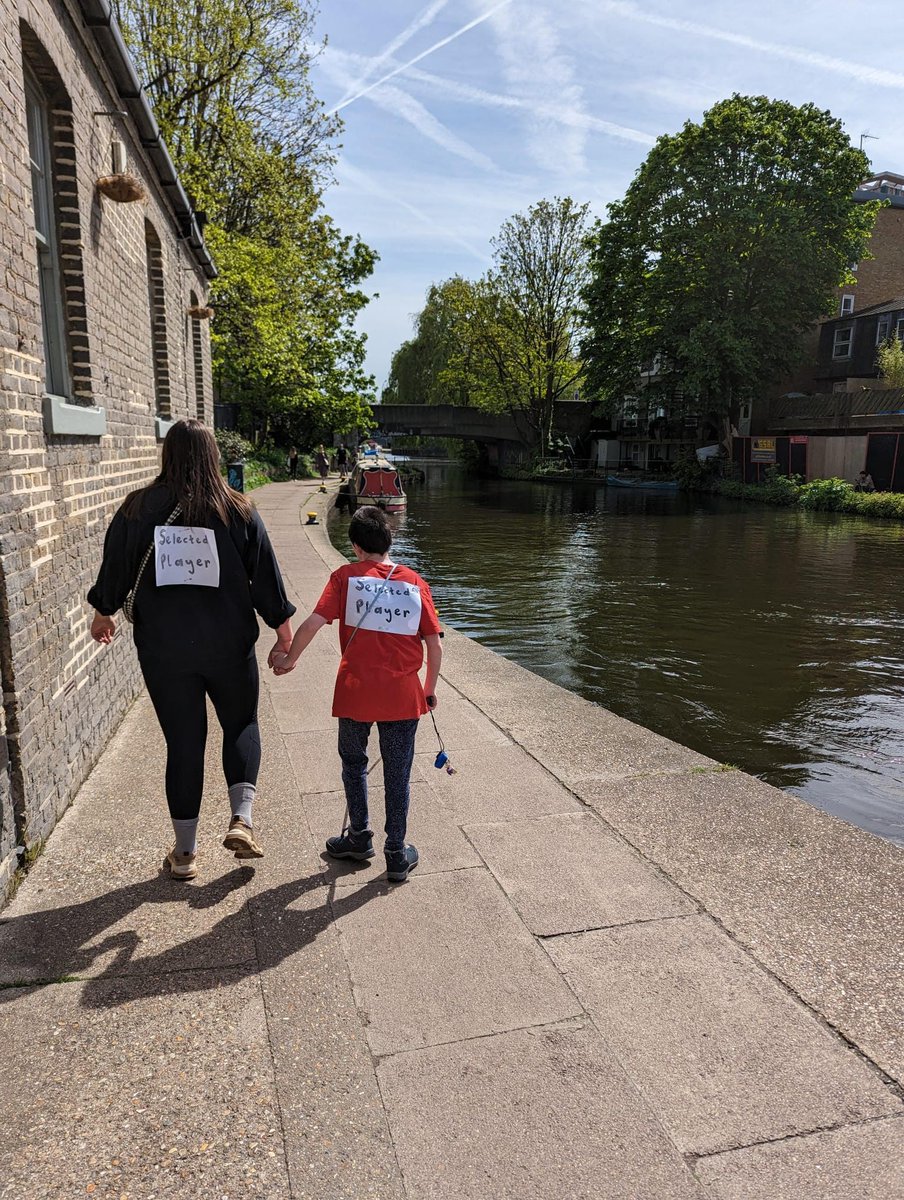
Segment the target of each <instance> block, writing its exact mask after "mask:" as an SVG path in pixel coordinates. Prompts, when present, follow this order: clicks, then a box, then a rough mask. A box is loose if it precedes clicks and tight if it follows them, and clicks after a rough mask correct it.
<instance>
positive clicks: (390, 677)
mask: <svg viewBox="0 0 904 1200" xmlns="http://www.w3.org/2000/svg"><path fill="white" fill-rule="evenodd" d="M348 536H349V540H350V541H351V543H352V547H353V549H354V551H355V555H356V557H357V560H358V561H357V562H356V563H349V564H348V565H346V566H344V567H339V569H338V570H336V571H334V572H333V573H332V575H331V576H330V578H329V582H328V583H327V585H326V587H325V588H324V590H323V595H322V596H321V597H320V599H319V600H318V601H317V604H316V605H315V607H314V611H313V612H312V613H311V615H310V616H309V617H308V618H307V619H306V620H305V621H303V622H302V623H301V625H299V627H298V630H297V632H296V634H295V637H294V639H293V641H292V645H291V647H290V649H289V651H288V653H286V654H274V655H273V667H274V670H275V672H276V674H277V675H285V674H286V673H287V672H288V671H291V670H292V669H293V667H294V666H295V664H296V663H297V662H298V659H299V657H300V656H301V653H302V651H303V650H304V649H305V647H306V646H307V645H308V644H309V643H310V642H311V641H312V639H313V637H314V635H315V634H316V633H317V631H318V630H319V629H322V628H323V626H324V625H331V624H332V623H333V621H336V620H338V621H339V645H340V648H341V650H342V658H341V660H340V663H339V673H338V675H337V676H336V688H335V691H334V693H333V716H334V717H338V718H339V757H340V758H341V759H342V783H343V785H344V787H345V798H346V800H347V802H348V827H347V828H346V829H343V831H342V833H341V834H340V835H339V836H338V837H331V838H327V843H326V849H327V853H328V854H330V855H332V856H333V858H355V859H367V858H373V855H374V848H373V833H372V831H371V829H370V827H369V825H370V818H369V815H368V810H367V740H368V737H369V735H370V729H371V726H372V725H373V723H374V722H376V724H377V731H378V734H379V738H380V754H381V755H382V757H383V782H384V784H385V786H386V844H385V847H384V850H385V854H386V875H387V878H388V879H391V880H393V881H394V882H396V883H401V882H402V881H403V880H405V879H407V878H408V872H409V871H412V870H414V868H415V867H416V866H417V861H418V854H417V850H416V849H415V848H414V846H412V845H406V843H405V830H406V826H407V820H408V801H409V781H410V778H411V764H412V762H413V760H414V739H415V734H416V733H417V726H418V721H419V720H420V718H421V717H422V716H423V715H424V714H425V713H426V712H428V711H429V710H430V709H433V708H436V681H437V679H438V678H439V669H440V664H441V662H442V657H443V651H442V643H441V642H440V637H439V619H438V618H437V615H436V609H435V608H434V606H433V597H432V596H431V595H430V588H429V586H428V584H427V583H426V582H425V581H424V580H423V579H422V578H421V577H420V575H418V574H417V573H416V572H415V571H412V570H411V569H410V568H408V567H404V566H402V565H401V563H393V562H392V561H391V560H390V558H389V548H390V546H391V545H392V531H391V530H390V527H389V522H388V520H387V517H386V514H385V512H383V510H382V509H379V508H373V507H370V506H368V507H365V508H359V509H358V511H357V512H356V513H355V515H354V516H353V517H352V520H351V524H350V525H349V528H348ZM422 642H423V643H424V644H425V645H426V647H427V674H426V678H425V680H424V686H423V687H421V681H420V678H419V675H418V672H419V671H420V669H421V666H422V665H423V661H424V650H423V646H422V645H421V643H422Z"/></svg>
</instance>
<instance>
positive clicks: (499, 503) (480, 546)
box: [334, 463, 904, 845]
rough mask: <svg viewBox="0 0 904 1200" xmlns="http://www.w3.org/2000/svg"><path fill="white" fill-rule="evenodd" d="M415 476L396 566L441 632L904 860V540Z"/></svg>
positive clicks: (597, 490) (707, 500)
mask: <svg viewBox="0 0 904 1200" xmlns="http://www.w3.org/2000/svg"><path fill="white" fill-rule="evenodd" d="M420 465H422V466H426V471H427V481H426V483H425V484H423V485H413V486H411V487H410V488H409V507H408V513H407V515H406V516H405V517H402V518H399V519H398V520H397V524H398V529H397V532H396V544H395V548H394V551H393V553H394V555H395V556H396V557H398V558H399V559H401V560H402V561H403V562H406V563H408V564H409V565H411V566H413V567H414V568H415V569H416V570H418V571H420V572H421V574H423V575H424V576H425V577H426V578H427V579H428V580H429V581H430V582H431V584H432V586H433V590H434V597H435V599H436V602H437V606H438V608H439V612H440V616H441V618H442V619H443V620H444V621H446V622H447V623H448V624H450V625H453V626H455V627H456V628H457V629H460V630H462V631H463V632H464V633H467V634H469V635H470V636H472V637H474V638H476V639H477V640H479V641H481V642H483V643H485V644H486V645H487V646H489V647H491V648H492V649H493V650H496V651H498V652H499V653H500V654H504V655H505V656H506V657H508V658H511V659H514V660H515V661H516V662H518V663H521V664H522V665H523V666H525V667H528V668H529V669H530V670H531V671H535V672H536V673H537V674H538V675H542V676H543V677H544V678H546V679H549V680H552V681H553V682H554V683H558V684H560V685H561V686H562V687H565V688H568V689H570V690H571V691H573V692H577V693H578V694H579V695H581V696H584V697H585V698H586V699H588V700H592V701H594V702H596V703H597V704H601V705H603V706H604V707H605V708H608V709H611V710H612V711H613V712H615V713H618V714H619V715H620V716H623V717H627V718H628V719H629V720H631V721H636V722H637V723H638V724H640V725H645V726H647V727H648V728H650V729H653V730H655V731H656V732H657V733H661V734H663V735H665V736H666V737H668V738H672V739H673V740H674V741H676V742H681V743H683V744H684V745H687V746H690V747H692V748H693V749H695V750H699V751H701V752H702V753H704V754H707V755H709V756H710V757H712V758H714V759H717V760H718V761H720V762H724V763H731V764H733V765H735V766H737V767H740V768H741V769H743V770H744V771H748V772H750V773H751V774H754V775H758V776H759V777H760V778H762V779H765V780H767V781H768V782H769V783H773V784H775V785H776V786H778V787H783V788H787V789H788V790H789V791H792V792H796V793H797V794H798V795H800V796H802V797H804V798H805V799H806V800H808V801H809V802H810V803H812V804H814V805H816V806H817V807H819V808H822V809H825V810H826V811H828V812H831V813H835V814H837V815H839V816H841V817H844V818H845V819H846V820H848V821H851V822H853V823H854V824H856V825H859V826H861V827H862V828H864V829H868V830H870V831H872V832H873V833H876V834H879V835H880V836H882V837H885V838H888V839H890V840H892V841H894V842H897V843H899V844H902V845H904V593H902V589H901V586H900V565H899V564H900V562H901V556H902V554H904V527H902V526H900V525H897V524H894V523H891V522H888V523H886V522H882V521H864V520H862V519H857V518H849V517H840V516H836V515H834V514H828V513H825V514H822V513H803V512H792V511H787V510H784V509H776V508H769V507H766V506H763V507H759V506H754V505H743V504H740V503H737V502H732V501H725V500H720V499H717V498H714V497H693V496H686V495H683V494H676V493H667V492H655V491H646V492H628V491H626V490H623V489H616V488H606V487H602V486H599V485H596V484H578V485H576V486H572V485H558V484H532V483H516V482H509V481H497V480H481V479H475V478H473V477H470V476H467V475H465V474H464V473H463V472H462V471H461V470H460V469H459V468H458V467H457V466H455V465H452V464H424V463H421V464H420ZM344 524H345V522H344V521H343V522H342V524H341V525H338V526H336V527H335V528H334V540H335V541H336V544H337V545H338V546H339V547H340V548H341V549H345V550H348V544H347V542H345V541H344V538H343V526H344Z"/></svg>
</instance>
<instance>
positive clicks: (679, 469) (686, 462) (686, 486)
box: [675, 453, 724, 492]
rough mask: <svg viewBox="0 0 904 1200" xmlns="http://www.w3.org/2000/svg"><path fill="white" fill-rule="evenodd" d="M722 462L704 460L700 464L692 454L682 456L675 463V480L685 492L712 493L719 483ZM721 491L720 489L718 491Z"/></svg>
mask: <svg viewBox="0 0 904 1200" xmlns="http://www.w3.org/2000/svg"><path fill="white" fill-rule="evenodd" d="M723 464H724V460H723V459H722V458H718V457H715V458H706V459H704V460H703V462H700V460H699V458H697V455H696V454H694V453H690V454H682V455H681V457H680V458H679V459H678V461H677V462H676V463H675V479H676V480H677V481H678V486H679V488H681V489H682V491H685V492H712V491H714V490H715V489H716V487H717V484H718V482H719V475H720V473H721V471H722V467H723ZM718 490H719V491H721V490H722V488H721V487H719V489H718Z"/></svg>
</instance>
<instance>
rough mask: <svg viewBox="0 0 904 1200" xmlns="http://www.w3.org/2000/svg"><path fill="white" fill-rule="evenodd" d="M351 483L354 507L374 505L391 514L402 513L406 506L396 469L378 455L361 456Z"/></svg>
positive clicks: (406, 498)
mask: <svg viewBox="0 0 904 1200" xmlns="http://www.w3.org/2000/svg"><path fill="white" fill-rule="evenodd" d="M351 483H352V489H353V491H354V498H355V503H356V506H357V505H358V504H376V505H378V506H379V507H380V508H385V509H386V511H387V512H391V513H400V512H404V511H405V509H406V507H407V506H408V497H407V496H406V495H405V489H404V488H403V487H402V480H401V477H400V475H399V471H398V468H397V467H395V466H394V465H393V464H392V463H391V462H390V461H389V460H388V459H386V458H383V457H382V455H380V454H367V455H362V457H361V458H359V459H358V461H357V462H356V463H355V466H354V469H353V471H352V478H351Z"/></svg>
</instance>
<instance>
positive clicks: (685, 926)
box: [548, 917, 904, 1154]
mask: <svg viewBox="0 0 904 1200" xmlns="http://www.w3.org/2000/svg"><path fill="white" fill-rule="evenodd" d="M548 945H549V949H550V953H551V954H552V956H553V959H554V960H555V961H556V962H557V963H558V965H559V966H560V967H561V968H562V969H563V970H564V971H565V976H566V979H567V980H568V982H569V983H570V984H571V986H572V987H573V988H574V989H575V991H576V992H577V994H578V996H579V997H580V998H581V1000H582V1001H583V1003H584V1005H585V1006H586V1008H587V1009H588V1011H589V1012H590V1013H591V1014H592V1016H593V1017H594V1019H595V1021H596V1023H597V1025H598V1027H599V1029H600V1032H601V1033H602V1035H603V1037H604V1038H605V1040H606V1042H607V1043H608V1044H609V1045H610V1046H611V1047H612V1049H613V1050H614V1052H615V1054H616V1055H617V1056H618V1059H619V1061H620V1062H621V1063H622V1065H623V1066H624V1067H625V1069H626V1071H627V1072H628V1075H629V1077H630V1078H631V1079H633V1080H634V1082H635V1083H636V1084H637V1086H638V1087H639V1088H640V1090H641V1092H642V1093H643V1094H644V1096H646V1098H647V1100H648V1102H649V1103H650V1104H652V1106H653V1108H654V1111H655V1112H657V1113H658V1114H659V1115H660V1118H661V1120H662V1121H663V1123H664V1125H665V1126H666V1128H667V1129H668V1130H669V1132H670V1134H671V1136H672V1138H673V1139H674V1141H675V1142H676V1144H677V1145H678V1147H679V1149H681V1150H683V1151H690V1152H694V1153H697V1154H704V1153H711V1152H713V1151H715V1150H723V1149H730V1148H734V1147H737V1146H742V1145H748V1144H749V1143H751V1142H756V1141H764V1140H766V1139H769V1138H780V1137H787V1136H788V1135H789V1134H793V1133H802V1132H810V1131H812V1130H815V1129H819V1128H826V1127H829V1126H833V1125H840V1124H845V1123H853V1122H855V1121H860V1120H864V1119H865V1118H868V1117H877V1116H883V1115H892V1114H897V1113H901V1112H902V1111H904V1110H902V1105H901V1101H900V1100H899V1099H898V1098H897V1097H896V1096H894V1095H893V1094H892V1093H891V1092H890V1091H889V1090H888V1088H887V1087H886V1086H885V1085H884V1083H883V1082H882V1079H881V1076H880V1075H879V1073H878V1072H877V1071H875V1070H874V1069H872V1068H871V1067H869V1066H867V1065H866V1064H865V1063H864V1062H863V1060H862V1059H860V1058H858V1057H857V1056H856V1055H855V1054H854V1053H853V1052H852V1051H851V1050H849V1049H848V1048H847V1047H846V1046H845V1045H844V1044H843V1043H842V1042H841V1041H840V1040H839V1039H838V1038H836V1037H835V1036H834V1035H833V1034H831V1033H830V1032H829V1031H828V1030H827V1029H826V1028H825V1027H824V1026H823V1025H821V1024H820V1023H819V1022H818V1021H817V1019H816V1018H815V1017H814V1016H813V1015H812V1014H811V1013H809V1012H808V1011H807V1010H806V1009H804V1008H803V1007H802V1006H801V1005H799V1004H798V1003H797V1002H796V1001H795V1000H794V999H793V998H792V997H791V996H789V995H788V993H787V992H786V991H785V990H784V989H783V988H782V987H781V986H780V985H779V984H778V983H776V982H775V981H774V980H772V979H771V978H770V977H769V976H768V975H766V973H765V972H764V971H762V970H761V969H760V968H759V967H758V966H757V965H756V964H755V963H754V962H753V960H752V959H751V958H750V957H749V956H748V955H747V954H746V953H745V952H744V951H743V950H741V949H740V948H739V947H738V946H736V945H735V944H734V943H733V942H732V941H731V940H730V938H728V937H727V936H726V935H725V934H724V933H722V932H721V930H719V928H718V926H716V925H715V924H714V922H712V921H711V920H710V919H709V918H708V917H684V918H681V919H679V920H666V921H654V922H649V923H646V924H643V925H630V926H622V927H620V928H617V929H611V930H606V931H602V932H598V933H586V934H579V935H575V936H571V937H565V938H561V939H556V940H555V941H554V942H551V943H548ZM779 1031H780V1032H779Z"/></svg>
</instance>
